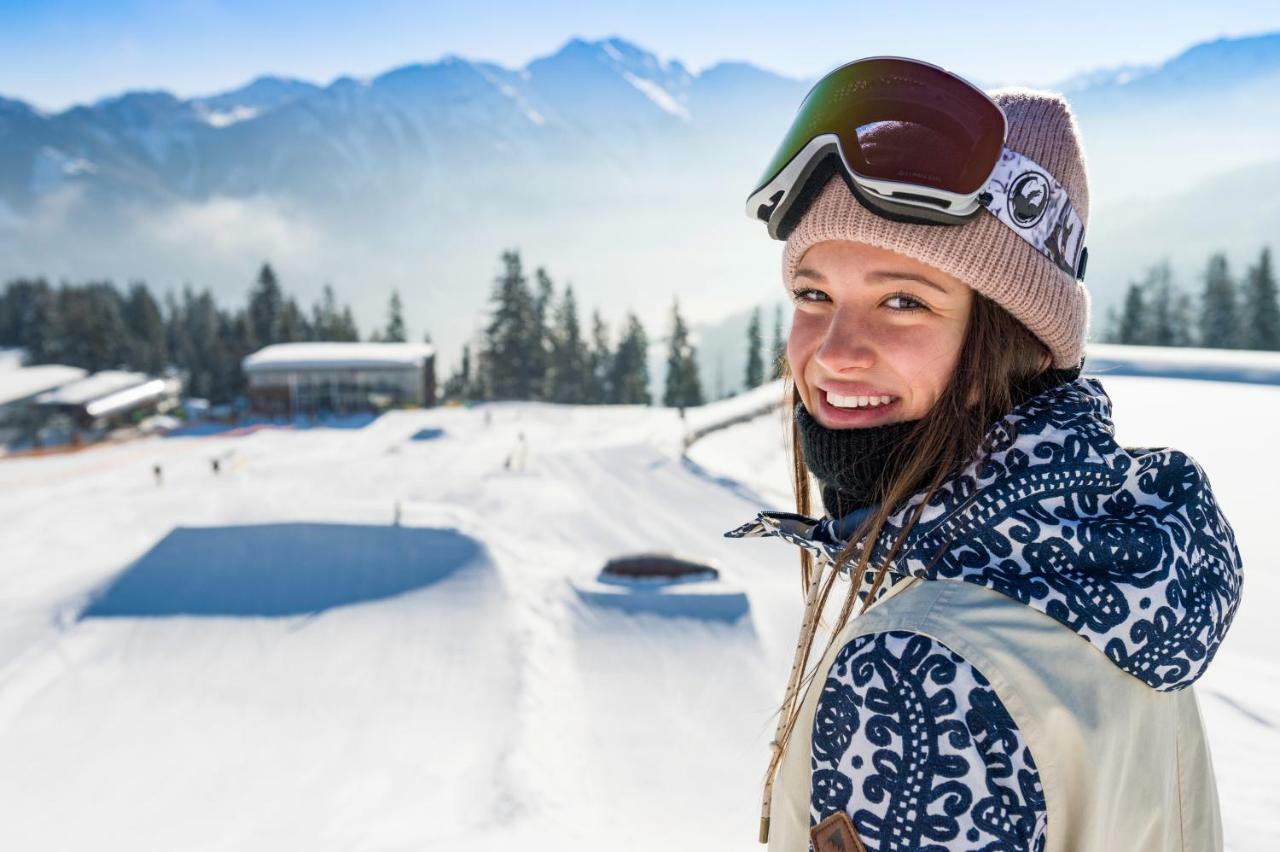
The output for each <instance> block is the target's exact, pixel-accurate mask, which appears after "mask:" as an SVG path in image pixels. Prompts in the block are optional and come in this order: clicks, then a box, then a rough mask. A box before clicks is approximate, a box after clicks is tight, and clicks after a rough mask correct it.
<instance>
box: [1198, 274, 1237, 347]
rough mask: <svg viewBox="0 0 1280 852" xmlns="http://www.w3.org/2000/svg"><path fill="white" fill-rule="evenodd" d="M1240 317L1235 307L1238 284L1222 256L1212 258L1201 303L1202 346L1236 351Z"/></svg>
mask: <svg viewBox="0 0 1280 852" xmlns="http://www.w3.org/2000/svg"><path fill="white" fill-rule="evenodd" d="M1239 328H1240V317H1239V310H1238V308H1237V306H1236V284H1235V282H1234V281H1233V280H1232V279H1231V273H1230V272H1229V271H1228V269H1227V256H1226V255H1225V254H1222V253H1221V252H1219V253H1217V254H1215V255H1213V256H1212V257H1210V258H1209V268H1208V270H1206V271H1205V276H1204V294H1203V296H1201V299H1200V345H1201V346H1208V347H1211V348H1214V349H1235V348H1237V347H1238V346H1239V345H1240V339H1239Z"/></svg>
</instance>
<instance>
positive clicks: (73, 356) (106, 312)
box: [57, 281, 131, 372]
mask: <svg viewBox="0 0 1280 852" xmlns="http://www.w3.org/2000/svg"><path fill="white" fill-rule="evenodd" d="M57 310H58V315H59V317H60V318H61V322H62V333H63V335H64V343H63V349H64V354H63V357H64V359H65V361H66V363H68V364H71V365H72V366H76V367H83V368H85V369H86V370H89V371H90V372H96V371H98V370H119V369H122V368H124V367H126V366H128V364H129V359H130V354H131V353H130V349H131V345H130V344H131V341H130V335H129V327H128V325H127V324H126V323H125V319H124V299H122V298H121V296H120V292H119V291H118V290H116V288H115V287H114V286H113V285H112V284H111V283H109V282H105V281H104V282H90V283H87V284H83V285H80V286H76V285H63V286H62V287H60V288H59V289H58V308H57Z"/></svg>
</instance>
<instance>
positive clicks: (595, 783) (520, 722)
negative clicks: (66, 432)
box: [0, 377, 1280, 852]
mask: <svg viewBox="0 0 1280 852" xmlns="http://www.w3.org/2000/svg"><path fill="white" fill-rule="evenodd" d="M1104 382H1105V384H1106V387H1107V389H1108V391H1109V392H1110V393H1111V395H1112V398H1113V400H1114V401H1115V406H1116V421H1117V424H1118V429H1119V430H1120V431H1121V436H1120V437H1121V440H1122V441H1123V442H1126V443H1131V444H1133V443H1141V444H1147V445H1159V444H1162V443H1168V444H1173V445H1176V446H1178V447H1180V448H1182V449H1184V450H1186V451H1188V452H1190V453H1191V454H1192V455H1194V456H1195V457H1196V458H1197V459H1198V460H1199V461H1200V462H1201V463H1202V464H1203V465H1204V467H1205V468H1206V470H1207V471H1208V473H1209V476H1210V479H1211V481H1212V483H1213V485H1214V486H1215V490H1216V493H1217V495H1218V498H1219V500H1220V501H1221V503H1222V504H1223V507H1224V511H1225V512H1226V514H1227V516H1228V518H1229V519H1230V520H1231V521H1232V523H1233V525H1234V527H1235V529H1236V532H1237V535H1238V537H1239V542H1240V548H1241V551H1242V553H1243V555H1244V559H1245V568H1246V579H1245V592H1244V600H1243V604H1242V606H1241V609H1240V614H1239V616H1238V618H1237V621H1236V625H1235V627H1234V629H1233V632H1232V634H1231V635H1230V636H1229V637H1228V639H1227V641H1226V643H1225V644H1224V646H1223V649H1222V651H1221V653H1220V654H1219V657H1218V658H1217V661H1216V662H1215V664H1214V666H1213V667H1212V668H1211V669H1210V671H1209V674H1208V675H1207V676H1206V677H1205V678H1204V679H1203V680H1202V681H1201V686H1200V687H1199V693H1200V701H1201V705H1202V708H1203V710H1204V714H1205V717H1206V720H1207V723H1208V725H1209V727H1210V739H1211V743H1212V747H1213V750H1214V751H1213V755H1214V760H1215V764H1216V766H1217V768H1218V780H1219V787H1220V791H1221V796H1222V803H1223V810H1224V816H1225V819H1226V831H1227V839H1228V846H1229V848H1231V849H1235V850H1254V849H1257V850H1261V849H1271V848H1275V847H1276V845H1277V843H1280V818H1278V817H1277V816H1276V815H1275V811H1276V806H1277V805H1278V804H1280V793H1278V792H1277V789H1276V784H1275V783H1274V780H1273V778H1272V767H1274V766H1275V765H1276V763H1277V761H1278V760H1280V661H1277V660H1276V658H1275V656H1274V653H1273V652H1272V650H1271V649H1272V648H1274V645H1275V639H1274V637H1275V629H1274V627H1273V625H1272V623H1271V622H1272V617H1271V615H1270V606H1269V604H1274V603H1277V602H1280V582H1277V580H1276V579H1275V578H1274V571H1273V570H1272V566H1274V565H1275V564H1277V562H1278V561H1280V545H1277V544H1276V543H1275V540H1274V538H1272V537H1271V536H1269V535H1268V533H1269V532H1270V526H1271V517H1272V515H1273V513H1274V509H1273V507H1274V506H1276V505H1277V504H1278V503H1277V499H1276V498H1277V497H1280V494H1278V493H1277V492H1278V491H1280V486H1278V485H1277V483H1276V480H1277V476H1276V473H1277V465H1276V463H1275V461H1274V458H1273V457H1272V456H1270V455H1268V454H1267V453H1266V452H1265V451H1264V452H1260V451H1259V450H1258V448H1259V447H1269V446H1270V445H1271V444H1272V443H1273V441H1272V438H1271V436H1270V434H1269V431H1268V430H1269V428H1270V424H1269V422H1268V421H1269V418H1270V417H1271V416H1272V415H1273V413H1274V412H1276V411H1278V410H1280V388H1275V387H1266V386H1260V385H1239V384H1231V383H1224V382H1199V381H1191V380H1167V379H1149V378H1119V377H1117V378H1111V379H1104ZM772 387H773V388H775V389H776V387H777V386H776V385H774V386H772ZM770 392H771V391H770V390H768V389H760V390H759V391H757V392H756V393H758V394H767V393H770ZM742 405H743V403H742V401H741V400H739V401H738V402H736V403H735V402H734V401H733V400H729V401H726V402H723V403H717V404H714V405H712V406H706V407H704V408H703V409H701V410H698V409H690V410H689V411H688V412H686V415H687V420H686V421H685V422H682V421H681V420H680V418H679V416H678V415H677V413H676V412H675V411H673V410H666V409H659V408H646V407H640V406H611V407H572V406H553V405H544V404H537V403H500V404H491V405H487V406H481V407H476V408H472V409H460V408H457V409H431V410H425V411H412V412H408V411H406V412H395V413H391V414H388V415H385V416H383V417H381V418H379V419H377V420H376V421H374V422H372V423H370V424H368V425H366V426H364V427H363V428H311V429H297V430H293V429H272V428H268V429H258V430H255V431H251V432H249V433H248V434H240V435H235V436H228V435H208V436H199V437H198V436H190V437H178V438H149V439H144V440H140V441H136V442H132V443H129V444H122V445H118V446H113V447H102V448H95V449H91V450H88V451H85V452H81V453H78V454H72V455H65V456H50V457H44V458H37V459H10V460H5V461H3V462H0V519H2V520H0V802H3V803H4V804H3V818H2V819H0V849H23V850H44V849H48V850H65V849H74V848H92V849H129V850H172V849H183V850H214V849H218V850H225V849H236V850H258V849H262V850H267V849H271V850H275V849H309V850H411V849H412V850H446V852H452V850H469V852H472V851H474V852H487V851H488V850H494V851H495V852H496V850H500V849H504V850H505V849H510V848H513V847H514V846H515V845H516V844H518V846H519V848H521V849H526V850H596V849H601V848H608V849H611V850H636V852H639V850H646V852H647V851H648V850H654V849H662V850H690V852H692V850H699V852H704V850H707V849H717V850H719V849H725V850H728V849H755V848H760V847H759V846H758V845H757V844H756V842H755V834H756V828H757V818H758V799H759V791H760V781H761V779H762V775H763V771H764V768H765V764H766V761H767V757H768V750H767V745H766V744H767V742H768V740H769V738H770V737H771V735H772V733H773V719H772V713H773V711H774V710H775V708H776V705H777V702H778V701H779V700H780V698H781V692H782V688H783V686H784V683H785V680H786V674H787V670H788V668H789V666H790V655H791V652H792V649H793V647H794V642H795V637H796V631H797V629H798V626H799V618H800V609H801V601H800V598H799V582H798V579H797V576H796V574H797V570H798V569H797V558H796V555H795V554H796V550H795V548H794V547H793V546H791V545H789V544H786V543H785V542H781V541H778V540H774V539H768V540H749V541H743V540H731V539H725V538H723V537H722V533H723V532H724V531H725V530H728V529H730V528H731V527H734V526H737V525H739V524H740V523H742V522H744V521H746V520H749V519H750V518H751V517H753V516H754V513H755V512H756V511H757V510H758V509H759V508H761V507H764V506H768V507H773V508H778V507H783V506H785V501H787V500H788V499H789V493H790V489H789V485H788V481H787V478H786V477H787V465H786V458H785V456H784V454H783V445H782V431H781V429H782V425H783V423H784V422H785V421H784V420H783V419H782V418H781V416H780V415H779V414H778V413H777V412H775V413H773V414H769V415H765V416H763V417H759V418H757V419H755V420H752V421H749V422H747V423H744V424H740V425H736V426H732V427H729V428H727V429H724V430H722V431H719V432H714V433H712V434H710V435H708V436H707V437H706V438H703V439H702V440H701V441H699V442H698V443H696V444H695V445H694V447H693V448H692V450H691V451H690V456H689V458H687V459H682V458H681V455H680V448H681V444H682V438H683V435H684V432H685V430H686V428H692V427H695V426H703V425H706V424H707V423H711V422H713V421H714V420H715V418H716V417H721V416H731V415H733V414H736V413H738V412H737V408H735V407H734V406H737V407H738V408H741V406H742ZM717 406H720V407H721V409H720V410H719V411H717V410H716V407H717ZM486 412H487V414H486ZM521 432H523V433H524V435H525V438H526V441H527V447H528V455H527V463H526V465H525V466H524V468H523V469H519V467H518V466H517V468H515V469H506V468H505V467H504V460H505V459H506V458H507V456H508V454H509V453H510V452H511V450H512V449H513V448H514V447H515V446H516V443H517V436H518V434H519V433H521ZM214 458H217V459H219V460H220V463H221V472H220V473H218V474H216V475H215V474H214V473H213V472H212V469H211V464H210V462H211V460H212V459H214ZM155 464H158V465H160V466H161V471H162V482H161V483H159V484H158V483H157V482H156V480H155V478H154V476H153V473H152V466H153V465H155ZM651 549H662V550H669V551H672V552H674V553H676V554H679V555H681V556H685V557H689V558H694V559H701V560H711V561H714V563H715V564H716V565H717V566H718V567H719V568H720V571H721V573H722V581H723V584H724V585H725V587H726V588H730V587H731V588H733V589H739V590H745V591H746V592H747V595H748V598H749V604H750V612H749V614H748V615H747V616H744V617H742V618H740V619H738V620H737V621H734V622H725V621H723V620H720V619H716V618H712V617H706V618H699V617H683V618H667V617H663V616H659V615H654V614H647V613H643V612H640V613H637V612H628V611H622V610H618V609H616V608H613V607H599V606H593V605H592V604H591V603H590V602H588V601H587V600H584V598H583V597H582V596H580V595H579V594H578V593H577V592H576V590H575V587H574V585H573V584H574V582H578V583H580V584H585V583H589V582H590V581H591V580H592V579H593V578H594V577H595V576H596V574H597V572H598V571H599V569H600V567H601V566H602V565H603V563H604V562H605V561H606V560H607V559H608V558H610V557H612V556H616V555H619V554H623V553H629V552H634V551H639V550H651ZM833 597H834V596H833ZM316 608H321V609H320V611H319V612H314V611H313V610H315V609H316ZM174 613H188V614H174ZM193 613H198V614H193Z"/></svg>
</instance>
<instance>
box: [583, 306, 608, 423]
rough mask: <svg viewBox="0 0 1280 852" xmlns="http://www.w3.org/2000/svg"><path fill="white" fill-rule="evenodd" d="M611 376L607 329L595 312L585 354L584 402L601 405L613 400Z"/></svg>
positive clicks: (592, 316)
mask: <svg viewBox="0 0 1280 852" xmlns="http://www.w3.org/2000/svg"><path fill="white" fill-rule="evenodd" d="M612 375H613V353H612V351H611V350H610V348H609V327H608V326H607V325H605V322H604V320H603V319H602V318H601V317H600V311H599V310H596V311H594V312H593V313H592V315H591V349H590V351H589V352H588V353H587V393H586V400H585V401H586V402H588V403H590V404H594V405H602V404H604V403H607V402H609V401H610V400H611V399H612V398H613V388H612V386H611V385H610V377H611V376H612Z"/></svg>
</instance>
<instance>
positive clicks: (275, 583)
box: [81, 523, 487, 618]
mask: <svg viewBox="0 0 1280 852" xmlns="http://www.w3.org/2000/svg"><path fill="white" fill-rule="evenodd" d="M473 564H474V565H475V566H476V567H482V566H484V565H485V564H487V561H486V560H485V559H484V558H483V549H482V547H481V546H480V544H479V543H478V542H477V541H476V540H475V539H472V538H470V537H468V536H465V535H463V534H461V533H459V532H458V531H457V530H452V529H429V528H428V529H420V528H408V527H392V526H385V527H384V526H360V525H348V524H318V523H297V524H263V525H253V526H235V527H202V528H186V527H179V528H177V529H174V530H173V531H172V532H170V533H169V534H168V535H167V536H165V537H164V538H163V539H161V540H160V542H159V543H158V544H156V546H155V547H153V548H152V549H151V550H150V551H148V552H147V553H146V554H144V555H143V556H142V558H141V559H139V560H138V561H137V562H135V563H133V564H132V565H131V566H129V568H128V569H126V570H125V571H124V572H123V573H121V574H120V575H118V576H117V577H116V579H115V580H114V581H113V582H112V583H111V585H109V586H108V587H107V588H106V589H105V590H103V592H102V594H101V595H100V596H98V597H97V598H96V599H95V600H94V601H93V602H92V603H91V604H90V605H89V606H88V607H87V608H86V609H85V611H84V612H83V613H82V614H81V618H94V617H102V616H165V615H208V616H291V615H304V614H309V613H316V612H321V611H323V610H327V609H332V608H333V607H338V606H345V605H348V604H355V603H362V602H364V601H374V600H380V599H384V598H389V597H393V596H395V595H399V594H403V593H405V592H409V591H413V590H415V589H421V588H423V587H426V586H430V585H432V584H433V583H437V582H439V581H441V580H443V579H445V578H447V577H449V576H450V575H452V574H454V573H456V572H458V571H460V570H461V569H463V568H466V567H467V566H469V565H473Z"/></svg>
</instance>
